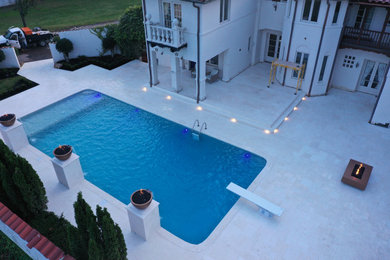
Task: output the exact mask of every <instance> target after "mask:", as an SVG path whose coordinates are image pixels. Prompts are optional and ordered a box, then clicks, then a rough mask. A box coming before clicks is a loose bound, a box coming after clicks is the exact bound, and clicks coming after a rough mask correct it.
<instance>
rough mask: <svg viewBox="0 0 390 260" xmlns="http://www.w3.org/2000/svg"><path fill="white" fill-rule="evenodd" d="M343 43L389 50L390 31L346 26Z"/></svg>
mask: <svg viewBox="0 0 390 260" xmlns="http://www.w3.org/2000/svg"><path fill="white" fill-rule="evenodd" d="M342 43H343V44H353V45H359V46H362V47H369V48H374V49H383V51H388V49H389V48H390V33H387V32H378V31H371V30H366V29H360V28H353V27H347V26H346V27H344V29H343V38H342Z"/></svg>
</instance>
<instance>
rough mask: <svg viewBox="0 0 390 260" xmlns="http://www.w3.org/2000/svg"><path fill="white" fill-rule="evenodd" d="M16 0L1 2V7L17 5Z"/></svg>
mask: <svg viewBox="0 0 390 260" xmlns="http://www.w3.org/2000/svg"><path fill="white" fill-rule="evenodd" d="M15 2H16V0H0V7H3V6H9V5H13V4H15Z"/></svg>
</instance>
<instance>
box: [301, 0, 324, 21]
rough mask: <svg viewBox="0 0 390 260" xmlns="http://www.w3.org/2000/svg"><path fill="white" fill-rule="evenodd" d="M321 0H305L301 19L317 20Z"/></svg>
mask: <svg viewBox="0 0 390 260" xmlns="http://www.w3.org/2000/svg"><path fill="white" fill-rule="evenodd" d="M320 5H321V0H305V5H304V8H303V13H302V20H304V21H311V22H317V20H318V14H319V12H320Z"/></svg>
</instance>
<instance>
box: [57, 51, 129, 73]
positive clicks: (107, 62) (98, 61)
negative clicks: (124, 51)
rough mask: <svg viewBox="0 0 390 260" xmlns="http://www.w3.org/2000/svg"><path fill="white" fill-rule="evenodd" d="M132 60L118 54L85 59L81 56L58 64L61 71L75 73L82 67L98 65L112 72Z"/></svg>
mask: <svg viewBox="0 0 390 260" xmlns="http://www.w3.org/2000/svg"><path fill="white" fill-rule="evenodd" d="M130 60H131V59H129V58H126V57H124V56H122V55H119V54H116V55H114V57H111V56H102V57H85V56H80V57H78V58H76V59H70V60H69V62H66V61H60V62H58V63H59V64H61V67H60V69H63V70H68V71H75V70H78V69H80V68H82V67H85V66H88V65H91V64H93V65H96V66H99V67H101V68H104V69H107V70H112V69H115V68H117V67H119V66H122V65H123V64H126V63H127V62H129V61H130Z"/></svg>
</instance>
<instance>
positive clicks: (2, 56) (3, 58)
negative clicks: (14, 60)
mask: <svg viewBox="0 0 390 260" xmlns="http://www.w3.org/2000/svg"><path fill="white" fill-rule="evenodd" d="M3 60H5V54H4V51H3V50H0V62H2V61H3Z"/></svg>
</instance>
